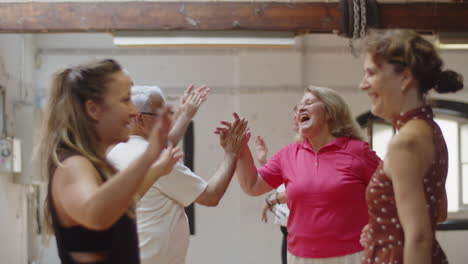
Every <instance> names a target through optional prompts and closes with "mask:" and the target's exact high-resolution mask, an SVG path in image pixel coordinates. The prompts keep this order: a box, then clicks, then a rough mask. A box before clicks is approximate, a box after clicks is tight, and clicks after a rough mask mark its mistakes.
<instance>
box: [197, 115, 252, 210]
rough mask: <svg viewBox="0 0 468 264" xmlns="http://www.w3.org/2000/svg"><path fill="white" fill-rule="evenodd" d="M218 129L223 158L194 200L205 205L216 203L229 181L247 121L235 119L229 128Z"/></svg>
mask: <svg viewBox="0 0 468 264" xmlns="http://www.w3.org/2000/svg"><path fill="white" fill-rule="evenodd" d="M218 131H219V134H220V144H221V146H222V147H223V149H224V152H225V155H224V160H223V162H222V163H221V165H220V167H219V168H218V170H217V171H216V172H215V174H214V175H213V176H212V177H211V178H210V180H209V181H208V187H207V188H206V189H205V191H204V192H203V193H202V194H201V195H200V196H199V197H198V198H197V199H196V200H195V202H197V203H199V204H202V205H206V206H216V205H218V203H219V201H220V200H221V198H222V197H223V195H224V193H225V192H226V190H227V187H228V186H229V183H230V182H231V179H232V177H233V175H234V172H235V170H236V161H237V157H238V156H239V149H240V146H241V142H243V141H244V138H245V136H246V131H247V121H246V120H236V121H234V123H233V124H232V126H230V127H229V128H226V129H224V130H222V131H220V130H218Z"/></svg>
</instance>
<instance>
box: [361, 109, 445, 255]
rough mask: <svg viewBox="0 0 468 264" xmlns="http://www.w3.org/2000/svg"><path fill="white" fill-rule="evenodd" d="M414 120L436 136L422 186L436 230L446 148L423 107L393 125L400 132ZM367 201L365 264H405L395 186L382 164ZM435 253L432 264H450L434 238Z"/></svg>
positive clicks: (428, 111)
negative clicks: (425, 126)
mask: <svg viewBox="0 0 468 264" xmlns="http://www.w3.org/2000/svg"><path fill="white" fill-rule="evenodd" d="M412 119H421V120H425V121H427V122H428V124H429V125H430V126H431V127H432V130H433V133H434V137H433V139H434V145H435V146H436V152H435V153H436V158H435V161H434V163H433V164H432V166H431V168H430V169H429V170H428V173H427V174H426V175H425V177H424V179H423V181H424V182H423V184H424V190H425V195H426V207H427V208H428V210H429V212H430V217H431V223H432V230H435V227H436V224H437V217H438V213H439V211H438V208H439V204H440V202H441V201H442V195H443V193H444V192H443V188H445V180H446V178H447V169H448V164H447V156H448V154H447V146H446V144H445V140H444V138H443V136H442V132H441V130H440V128H439V126H438V125H437V124H436V123H435V122H434V120H433V114H432V109H431V108H430V107H428V106H424V107H421V108H417V109H414V110H411V111H409V112H406V113H404V114H401V115H400V116H399V118H398V119H397V120H395V121H394V124H393V125H394V127H395V128H396V129H397V130H398V129H400V128H401V127H402V126H403V125H404V124H405V123H406V122H408V121H409V120H412ZM366 200H367V206H368V208H369V229H368V233H367V234H366V235H367V236H368V238H370V239H368V241H369V244H368V245H367V247H366V248H365V250H364V254H363V257H362V263H363V264H369V263H375V264H403V244H404V234H403V229H402V227H401V223H400V220H399V219H398V215H397V209H396V205H395V196H394V193H393V186H392V182H391V181H390V180H389V178H388V177H387V176H386V175H385V174H384V171H383V162H382V163H381V164H380V166H379V167H378V168H377V171H376V172H375V173H374V175H373V176H372V178H371V181H370V183H369V185H368V187H367V190H366ZM432 253H433V254H432V255H433V256H432V264H439V263H448V261H447V259H446V256H445V254H444V252H443V251H442V249H441V248H440V246H439V243H438V242H437V241H436V240H435V237H434V243H433V250H432Z"/></svg>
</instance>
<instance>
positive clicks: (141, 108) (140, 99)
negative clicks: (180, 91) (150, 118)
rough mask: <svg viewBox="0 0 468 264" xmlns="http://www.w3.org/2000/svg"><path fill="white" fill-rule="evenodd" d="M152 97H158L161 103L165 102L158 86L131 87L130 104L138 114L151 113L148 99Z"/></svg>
mask: <svg viewBox="0 0 468 264" xmlns="http://www.w3.org/2000/svg"><path fill="white" fill-rule="evenodd" d="M152 95H158V96H160V97H161V99H162V100H163V102H166V98H165V96H164V93H163V91H162V90H161V88H159V87H158V86H156V85H154V86H142V85H134V86H133V87H132V102H133V104H135V106H136V108H137V111H138V112H151V108H150V104H149V98H150V96H152Z"/></svg>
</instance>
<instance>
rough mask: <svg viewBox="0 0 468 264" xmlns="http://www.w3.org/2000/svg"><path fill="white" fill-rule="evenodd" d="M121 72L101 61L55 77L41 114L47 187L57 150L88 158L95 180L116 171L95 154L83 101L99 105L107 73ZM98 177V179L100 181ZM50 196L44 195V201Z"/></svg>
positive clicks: (48, 220) (48, 219)
mask: <svg viewBox="0 0 468 264" xmlns="http://www.w3.org/2000/svg"><path fill="white" fill-rule="evenodd" d="M119 71H122V68H121V66H120V65H119V64H118V63H117V62H116V61H114V60H111V59H108V60H101V61H96V62H93V63H89V64H83V65H79V66H75V67H70V68H67V69H64V70H62V71H60V72H58V73H56V74H55V76H54V78H53V81H52V87H51V92H50V96H49V101H48V104H47V107H46V109H45V112H44V119H43V121H42V128H41V133H40V136H39V146H38V148H37V150H36V157H37V158H38V159H39V162H40V168H41V176H42V178H43V179H46V180H47V181H48V182H49V184H51V181H50V177H51V176H52V175H51V173H52V171H51V168H52V167H54V166H61V162H60V149H64V148H65V149H69V150H71V151H73V152H76V153H79V154H80V155H82V156H83V157H85V158H86V159H88V160H89V161H90V162H91V163H92V164H93V165H94V166H95V168H96V169H97V170H98V172H99V174H100V177H98V178H97V181H98V182H100V183H102V180H103V179H104V180H107V179H109V178H110V177H111V176H112V175H113V174H114V173H116V169H115V168H114V167H113V166H112V165H111V164H110V163H109V162H108V161H107V160H106V158H105V156H103V154H102V153H100V152H99V151H98V148H97V146H98V142H99V140H100V139H99V137H98V136H97V134H96V132H95V130H94V129H93V128H92V124H93V122H95V121H93V120H92V119H91V118H89V116H88V114H87V113H86V110H85V102H86V101H87V100H92V101H94V102H96V103H103V102H104V96H105V94H106V92H107V88H108V87H107V86H108V84H109V83H110V82H111V81H112V78H111V76H110V75H111V74H113V73H117V72H119ZM101 177H102V178H101ZM50 195H51V193H50V192H48V195H47V196H48V197H47V199H50ZM50 210H51V208H49V203H48V202H47V201H46V206H45V211H44V215H45V221H46V224H47V227H48V228H50V229H49V231H52V228H51V223H52V221H51V217H50Z"/></svg>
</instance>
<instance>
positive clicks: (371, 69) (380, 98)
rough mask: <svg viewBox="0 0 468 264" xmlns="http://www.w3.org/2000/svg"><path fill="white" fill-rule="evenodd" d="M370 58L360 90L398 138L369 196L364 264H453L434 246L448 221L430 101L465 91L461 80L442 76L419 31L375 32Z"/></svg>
mask: <svg viewBox="0 0 468 264" xmlns="http://www.w3.org/2000/svg"><path fill="white" fill-rule="evenodd" d="M365 51H366V58H365V62H364V71H365V73H364V77H363V79H362V81H361V84H360V89H361V90H363V91H365V92H367V94H368V96H369V98H370V99H371V101H372V102H371V104H372V113H373V114H375V115H377V116H379V117H382V118H384V119H386V120H389V121H391V122H392V123H393V126H394V127H395V129H396V134H395V136H394V137H393V138H392V140H391V142H390V143H389V146H388V152H387V155H386V157H385V159H384V161H383V162H382V164H380V166H379V168H378V169H377V171H376V172H375V174H374V175H373V176H372V179H371V181H370V183H369V185H368V187H367V190H366V200H367V204H368V208H369V224H368V225H367V226H366V227H365V228H364V229H363V232H362V235H361V243H362V244H363V246H364V247H365V250H364V254H363V257H362V263H363V264H364V263H366V264H367V263H379V264H390V263H391V264H403V263H404V264H430V263H432V264H439V263H448V261H447V259H446V256H445V254H444V252H443V251H442V249H441V248H440V246H439V244H438V242H437V241H436V239H435V227H436V224H437V222H440V221H444V220H445V219H446V217H447V196H446V193H445V180H446V178H447V168H448V163H447V159H448V157H447V156H448V155H447V147H446V144H445V141H444V138H443V136H442V133H441V130H440V128H439V126H438V125H437V124H436V123H435V122H434V120H433V113H432V109H431V107H430V106H428V105H427V104H426V100H425V98H426V94H427V92H428V91H429V90H430V89H434V90H435V91H436V92H439V93H448V92H456V91H458V90H460V89H462V88H463V78H462V76H461V75H460V74H458V73H456V72H453V71H449V70H442V65H443V62H442V60H441V59H440V57H439V55H438V53H437V51H436V50H435V49H434V46H433V45H432V44H431V43H430V42H428V41H427V40H425V39H424V38H423V37H421V36H420V35H419V34H417V33H416V32H414V31H410V30H386V31H374V32H372V33H371V34H370V35H369V36H368V37H367V39H366V41H365Z"/></svg>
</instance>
